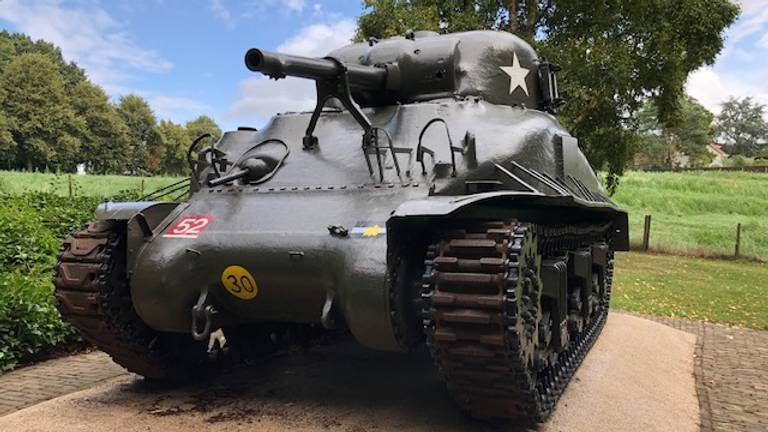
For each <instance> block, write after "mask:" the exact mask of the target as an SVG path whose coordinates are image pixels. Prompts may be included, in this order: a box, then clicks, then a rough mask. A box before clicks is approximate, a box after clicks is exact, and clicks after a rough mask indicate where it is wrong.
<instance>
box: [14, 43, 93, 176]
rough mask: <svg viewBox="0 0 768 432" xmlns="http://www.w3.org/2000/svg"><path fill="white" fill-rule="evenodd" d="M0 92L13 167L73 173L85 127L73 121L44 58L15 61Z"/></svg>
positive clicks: (29, 56) (60, 80)
mask: <svg viewBox="0 0 768 432" xmlns="http://www.w3.org/2000/svg"><path fill="white" fill-rule="evenodd" d="M0 88H2V90H1V91H0V93H3V94H4V97H3V98H2V102H1V104H0V111H2V112H3V113H4V114H5V116H6V120H5V122H6V123H7V124H9V125H10V127H9V131H10V135H11V137H12V141H13V142H15V143H16V162H15V167H17V168H21V167H23V168H26V169H29V170H31V169H41V170H42V169H47V168H56V169H62V170H65V171H74V169H75V165H76V163H77V158H78V151H79V149H80V141H79V139H78V136H80V135H81V133H82V130H83V128H84V126H85V125H84V123H83V122H82V121H81V120H80V119H78V118H76V117H75V113H74V111H73V110H72V107H71V106H70V101H69V98H68V97H67V94H66V92H65V88H64V79H63V77H62V76H61V73H59V70H58V68H57V67H56V64H55V63H54V62H53V61H52V60H51V59H49V58H48V57H47V56H45V55H43V54H24V55H21V56H18V57H16V58H14V59H13V60H12V61H11V62H10V63H9V64H8V65H7V66H6V67H5V69H4V70H3V73H2V74H1V75H0ZM7 127H8V126H7Z"/></svg>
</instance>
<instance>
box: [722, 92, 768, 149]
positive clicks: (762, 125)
mask: <svg viewBox="0 0 768 432" xmlns="http://www.w3.org/2000/svg"><path fill="white" fill-rule="evenodd" d="M764 112H765V105H761V104H759V103H757V102H754V101H753V100H752V98H751V97H745V98H743V99H736V98H733V97H732V98H730V99H728V101H727V102H725V103H723V105H722V110H721V111H720V115H718V116H717V133H718V136H719V137H720V138H721V139H722V140H723V141H724V142H725V144H727V145H728V150H729V153H731V154H734V155H742V156H748V157H752V156H757V155H759V154H760V153H762V152H764V151H768V123H766V121H765V117H764Z"/></svg>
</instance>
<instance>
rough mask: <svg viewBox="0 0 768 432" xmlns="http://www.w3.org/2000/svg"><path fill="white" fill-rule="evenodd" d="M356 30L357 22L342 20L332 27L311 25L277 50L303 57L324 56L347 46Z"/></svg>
mask: <svg viewBox="0 0 768 432" xmlns="http://www.w3.org/2000/svg"><path fill="white" fill-rule="evenodd" d="M355 28H356V25H355V22H354V21H352V20H342V21H339V22H337V23H335V24H332V25H326V24H314V25H310V26H307V27H304V28H303V29H301V30H300V31H299V32H298V33H297V34H296V35H294V36H293V37H291V38H290V39H288V40H287V41H285V42H283V43H281V44H280V45H279V46H278V47H277V50H278V51H280V52H284V53H288V54H296V55H303V56H314V57H319V56H323V55H326V54H328V52H330V51H332V50H334V49H336V48H338V47H341V46H344V45H347V44H348V43H349V42H350V41H351V40H352V37H353V36H354V35H355Z"/></svg>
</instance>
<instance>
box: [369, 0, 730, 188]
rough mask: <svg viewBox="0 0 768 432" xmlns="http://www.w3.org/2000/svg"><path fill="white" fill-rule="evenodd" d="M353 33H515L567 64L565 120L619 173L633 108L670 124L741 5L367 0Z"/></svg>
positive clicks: (628, 149) (595, 157) (678, 0)
mask: <svg viewBox="0 0 768 432" xmlns="http://www.w3.org/2000/svg"><path fill="white" fill-rule="evenodd" d="M363 3H364V6H365V13H364V14H363V15H362V16H361V17H360V18H359V19H358V32H357V39H358V40H363V39H366V38H368V37H377V38H381V37H388V36H393V35H398V34H402V33H403V32H404V31H405V30H407V29H425V30H434V31H440V32H454V31H465V30H476V29H498V30H508V31H511V32H513V33H515V34H517V35H518V36H520V37H522V38H523V39H525V40H527V41H528V42H529V43H531V44H532V45H533V46H534V48H536V49H537V50H538V51H539V54H540V55H543V56H544V57H546V58H547V59H550V60H552V61H554V62H556V63H559V64H561V65H562V66H563V72H561V74H560V78H559V79H560V88H561V89H562V90H564V91H565V92H566V93H567V96H568V100H569V102H568V104H566V106H565V107H564V108H563V110H562V119H563V122H564V123H565V124H566V126H568V127H570V129H571V131H572V132H573V133H574V134H575V135H576V136H578V137H579V138H580V141H581V143H582V147H583V149H584V151H585V153H586V154H587V157H588V158H589V159H590V162H591V163H592V164H593V165H595V166H597V167H598V168H607V169H608V171H609V173H610V174H611V175H612V178H615V175H620V174H621V173H622V171H623V169H624V166H625V164H626V163H627V161H628V160H629V159H630V158H631V156H632V155H631V153H632V149H633V148H634V146H635V144H636V142H637V135H636V134H635V132H634V130H633V129H634V126H635V125H634V122H633V116H634V114H635V113H636V111H637V110H638V109H639V107H640V106H641V105H642V103H643V101H644V100H645V99H648V98H649V97H650V98H652V99H653V100H654V101H655V103H656V106H657V110H658V116H659V119H660V121H661V122H662V123H665V124H666V123H669V124H674V123H675V122H676V121H678V119H677V118H676V116H675V112H676V111H677V109H678V101H679V100H680V97H681V95H682V94H683V85H684V83H685V80H686V78H687V76H688V74H689V73H691V72H692V71H694V70H696V69H698V68H699V67H700V66H702V65H704V64H712V63H713V62H714V60H715V56H716V55H717V53H719V52H720V50H721V49H722V47H723V31H724V30H725V29H726V28H727V27H728V26H729V25H731V24H732V23H733V22H734V20H735V19H736V17H737V16H738V13H739V8H738V6H736V5H735V4H733V3H732V2H731V1H730V0H653V1H647V2H628V1H624V0H602V1H599V2H595V1H594V0H570V1H562V2H556V3H555V2H554V1H552V0H474V1H465V0H441V1H427V0H364V2H363Z"/></svg>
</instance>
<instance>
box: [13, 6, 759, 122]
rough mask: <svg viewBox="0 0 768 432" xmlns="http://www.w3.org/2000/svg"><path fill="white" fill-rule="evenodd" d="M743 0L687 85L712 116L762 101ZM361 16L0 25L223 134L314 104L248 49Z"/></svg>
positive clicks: (306, 50)
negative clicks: (710, 61)
mask: <svg viewBox="0 0 768 432" xmlns="http://www.w3.org/2000/svg"><path fill="white" fill-rule="evenodd" d="M739 3H741V4H742V9H743V12H742V15H741V16H740V17H739V20H738V21H737V22H736V23H735V24H734V25H733V26H732V27H731V28H730V29H728V31H727V32H726V42H725V49H724V50H723V51H722V52H721V54H720V55H719V56H718V58H717V61H716V62H715V64H714V65H713V66H711V67H704V68H701V69H699V70H698V71H696V72H694V73H693V74H692V75H691V76H690V77H689V80H688V82H687V83H686V90H687V92H688V93H689V94H690V95H691V96H693V97H695V98H696V99H698V100H699V101H700V102H701V103H702V104H703V105H704V106H705V107H707V108H708V109H710V110H711V111H713V112H715V113H718V112H719V110H720V104H721V103H722V102H724V101H725V100H727V99H728V97H730V96H736V97H743V96H752V97H754V98H755V99H756V100H757V101H758V102H760V103H763V104H766V105H768V0H740V1H739ZM361 12H362V6H361V2H360V1H358V0H315V1H313V0H239V1H236V0H110V1H107V0H104V1H99V0H68V1H64V0H61V1H60V0H0V28H3V29H6V30H9V31H17V32H23V33H26V34H28V35H30V36H31V37H32V38H33V39H44V40H47V41H49V42H52V43H54V44H56V45H57V46H59V47H60V48H61V50H62V54H63V55H64V58H65V59H66V60H70V61H75V62H77V63H78V65H80V67H82V68H83V69H85V71H86V73H87V74H88V76H89V77H90V79H91V80H92V81H94V82H96V83H97V84H99V85H101V86H102V87H103V88H104V89H105V90H106V91H107V93H109V95H110V96H111V97H112V98H113V100H117V99H119V97H120V96H121V95H125V94H129V93H134V94H138V95H140V96H142V97H144V98H145V99H146V100H147V101H149V103H150V105H151V107H152V108H153V110H154V111H155V113H156V114H157V116H158V117H159V118H163V119H170V120H173V121H175V122H177V123H183V122H186V121H188V120H191V119H193V118H195V117H197V116H199V115H201V114H205V115H208V116H210V117H212V118H213V119H214V120H216V122H217V123H219V125H221V126H222V128H223V129H225V130H230V129H234V128H236V127H237V126H256V127H260V126H262V125H263V124H264V123H265V122H266V121H267V120H268V119H269V117H270V116H271V115H272V114H273V113H275V112H280V111H288V110H293V111H296V110H305V109H310V108H311V107H312V106H313V105H314V84H313V83H312V82H310V81H308V80H300V79H290V78H289V79H285V80H280V81H277V82H275V81H272V80H269V79H267V78H266V77H263V76H262V75H261V74H255V73H253V72H249V71H248V70H247V69H246V68H245V66H244V65H243V56H244V54H245V52H246V51H247V50H248V49H249V48H252V47H257V48H262V49H266V50H275V51H283V52H288V53H292V54H300V55H307V56H323V55H325V54H327V53H328V51H331V50H332V49H334V48H337V47H339V46H343V45H345V44H346V43H348V42H349V40H350V38H351V37H352V36H353V35H354V32H355V21H356V18H357V16H358V15H360V13H361Z"/></svg>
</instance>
